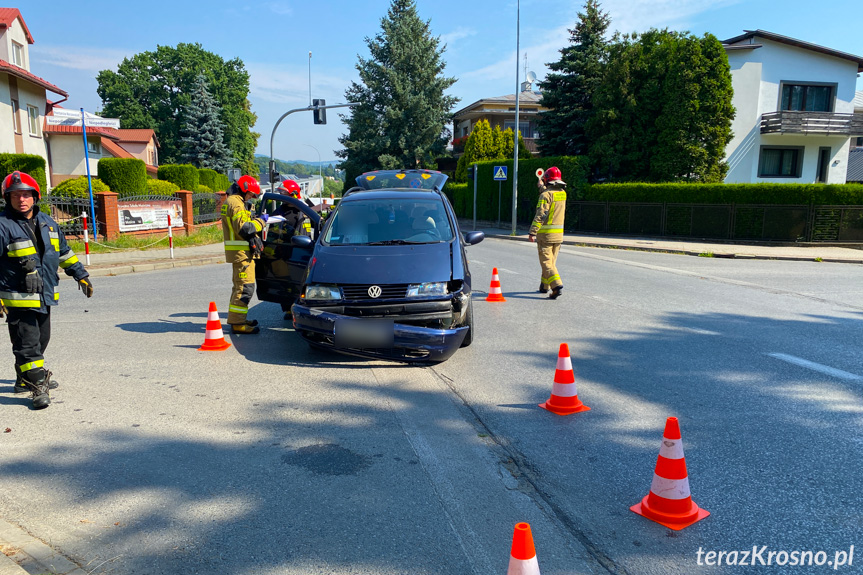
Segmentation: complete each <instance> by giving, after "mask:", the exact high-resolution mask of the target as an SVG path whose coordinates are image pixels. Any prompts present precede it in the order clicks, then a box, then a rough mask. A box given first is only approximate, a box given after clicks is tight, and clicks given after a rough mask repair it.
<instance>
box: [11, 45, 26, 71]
mask: <svg viewBox="0 0 863 575" xmlns="http://www.w3.org/2000/svg"><path fill="white" fill-rule="evenodd" d="M12 63H13V64H15V65H16V66H18V67H19V68H23V67H24V46H22V45H21V44H19V43H18V42H14V41H13V42H12Z"/></svg>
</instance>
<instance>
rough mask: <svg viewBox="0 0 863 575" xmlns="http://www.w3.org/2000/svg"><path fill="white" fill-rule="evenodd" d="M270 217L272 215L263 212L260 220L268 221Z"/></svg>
mask: <svg viewBox="0 0 863 575" xmlns="http://www.w3.org/2000/svg"><path fill="white" fill-rule="evenodd" d="M269 219H270V216H269V215H267V214H266V213H263V214H261V217H260V220H261V221H262V222H264V223H267V220H269Z"/></svg>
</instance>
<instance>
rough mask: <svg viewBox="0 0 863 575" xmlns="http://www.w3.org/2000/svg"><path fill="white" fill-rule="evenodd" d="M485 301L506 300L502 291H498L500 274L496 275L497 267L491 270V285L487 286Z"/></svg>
mask: <svg viewBox="0 0 863 575" xmlns="http://www.w3.org/2000/svg"><path fill="white" fill-rule="evenodd" d="M485 301H506V299H505V298H504V297H503V292H502V291H500V276H498V275H497V268H494V269H493V270H492V271H491V286H490V287H489V288H488V296H487V297H486V298H485Z"/></svg>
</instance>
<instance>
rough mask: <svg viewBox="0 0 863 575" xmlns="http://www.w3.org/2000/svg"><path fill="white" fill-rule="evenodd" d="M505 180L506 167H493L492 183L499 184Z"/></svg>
mask: <svg viewBox="0 0 863 575" xmlns="http://www.w3.org/2000/svg"><path fill="white" fill-rule="evenodd" d="M503 180H506V166H495V167H494V181H495V182H500V181H503Z"/></svg>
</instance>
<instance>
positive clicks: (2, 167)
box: [0, 154, 48, 195]
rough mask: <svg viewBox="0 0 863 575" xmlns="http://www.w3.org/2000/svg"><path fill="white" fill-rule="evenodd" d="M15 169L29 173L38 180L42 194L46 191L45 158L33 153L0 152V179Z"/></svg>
mask: <svg viewBox="0 0 863 575" xmlns="http://www.w3.org/2000/svg"><path fill="white" fill-rule="evenodd" d="M16 170H17V171H19V172H25V173H27V174H30V175H31V176H32V177H33V179H35V180H36V182H38V184H39V189H40V190H41V191H42V195H46V194H47V193H48V180H47V178H46V177H45V158H43V157H42V156H37V155H35V154H0V181H3V180H5V179H6V176H8V175H9V174H11V173H12V172H14V171H16Z"/></svg>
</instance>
